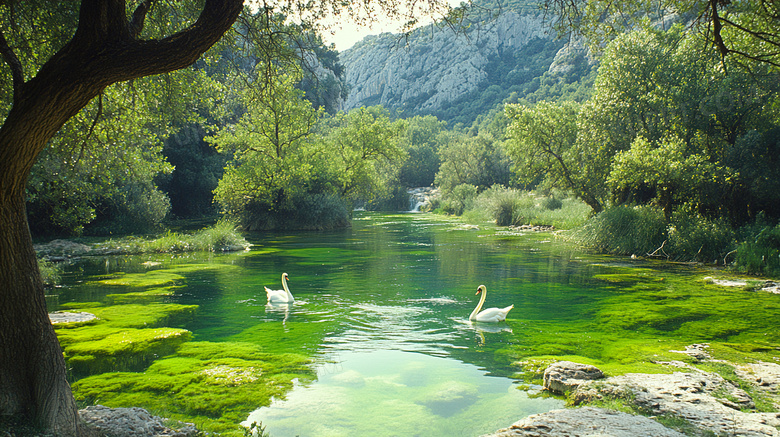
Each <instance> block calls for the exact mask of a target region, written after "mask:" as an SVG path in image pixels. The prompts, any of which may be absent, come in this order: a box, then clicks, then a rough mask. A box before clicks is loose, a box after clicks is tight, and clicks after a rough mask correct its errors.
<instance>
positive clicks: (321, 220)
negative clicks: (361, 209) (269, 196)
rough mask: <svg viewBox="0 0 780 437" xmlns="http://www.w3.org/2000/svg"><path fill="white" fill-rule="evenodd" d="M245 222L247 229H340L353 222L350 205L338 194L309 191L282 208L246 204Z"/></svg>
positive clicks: (242, 221) (242, 223)
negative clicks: (310, 192)
mask: <svg viewBox="0 0 780 437" xmlns="http://www.w3.org/2000/svg"><path fill="white" fill-rule="evenodd" d="M241 225H242V227H243V228H244V229H245V230H247V231H261V230H283V229H288V230H290V229H295V230H326V229H339V228H347V227H349V226H350V225H351V216H350V212H349V209H348V208H347V205H346V204H345V203H344V201H343V200H342V199H341V198H340V197H339V196H337V195H335V194H305V195H303V196H301V197H297V198H295V199H292V200H290V202H289V205H286V206H284V207H282V208H278V209H272V208H271V206H270V205H266V204H262V203H258V202H255V203H250V204H248V205H247V206H246V208H244V212H243V214H242V217H241Z"/></svg>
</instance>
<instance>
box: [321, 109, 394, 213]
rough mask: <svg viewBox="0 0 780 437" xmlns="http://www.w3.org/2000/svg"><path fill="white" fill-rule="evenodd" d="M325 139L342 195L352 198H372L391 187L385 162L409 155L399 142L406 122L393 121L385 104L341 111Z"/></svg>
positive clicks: (333, 120)
mask: <svg viewBox="0 0 780 437" xmlns="http://www.w3.org/2000/svg"><path fill="white" fill-rule="evenodd" d="M328 124H329V126H326V129H329V131H328V133H327V136H326V138H325V142H326V144H327V147H328V148H329V150H331V151H332V152H331V154H330V156H329V159H328V161H329V165H330V166H331V169H332V170H331V171H332V173H333V174H336V175H338V176H337V179H338V180H337V182H336V185H337V186H338V191H339V196H341V197H342V198H343V199H350V200H352V201H358V200H362V201H371V200H373V199H374V198H375V197H376V196H377V193H379V192H383V191H386V190H388V189H389V187H388V186H387V179H388V178H387V177H382V176H386V175H385V174H384V173H386V172H383V171H382V170H383V167H384V166H383V164H386V163H391V164H393V165H392V166H393V168H395V164H396V163H398V162H400V161H401V160H402V159H403V158H404V157H405V151H404V150H403V149H402V148H401V146H400V145H399V140H398V137H399V134H400V133H401V130H402V128H403V125H402V124H400V123H399V122H392V121H391V120H390V117H389V115H388V111H387V110H386V109H384V108H382V107H381V106H371V107H368V108H357V109H353V110H352V111H350V112H348V113H343V112H340V113H338V114H337V115H336V116H335V117H334V118H333V119H332V120H329V121H328Z"/></svg>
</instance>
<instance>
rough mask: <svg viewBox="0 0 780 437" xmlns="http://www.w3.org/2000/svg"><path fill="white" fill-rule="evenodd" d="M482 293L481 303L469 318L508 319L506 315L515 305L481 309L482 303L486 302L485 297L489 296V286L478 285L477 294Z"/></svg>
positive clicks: (474, 320)
mask: <svg viewBox="0 0 780 437" xmlns="http://www.w3.org/2000/svg"><path fill="white" fill-rule="evenodd" d="M480 293H482V296H480V298H479V303H478V304H477V307H476V308H474V311H472V312H471V315H469V320H471V321H473V322H485V323H498V322H503V321H504V320H506V315H507V314H508V313H509V311H510V310H511V309H512V308H514V307H515V306H514V305H509V306H508V307H506V308H487V309H485V310H484V311H480V310H482V305H484V304H485V298H486V297H487V287H485V286H484V285H480V286H479V287H477V294H480Z"/></svg>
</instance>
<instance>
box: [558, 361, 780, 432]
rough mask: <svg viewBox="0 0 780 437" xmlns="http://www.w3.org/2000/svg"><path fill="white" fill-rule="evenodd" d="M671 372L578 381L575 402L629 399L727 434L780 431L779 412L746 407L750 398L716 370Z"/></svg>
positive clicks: (657, 412) (654, 411)
mask: <svg viewBox="0 0 780 437" xmlns="http://www.w3.org/2000/svg"><path fill="white" fill-rule="evenodd" d="M689 370H690V371H689V372H675V373H673V374H638V373H635V374H626V375H621V376H615V377H611V378H608V379H606V380H604V381H599V382H591V383H587V384H582V385H580V386H579V387H578V388H577V389H576V391H574V393H573V395H572V396H573V398H574V399H575V402H584V401H589V400H593V399H598V398H602V397H605V398H621V399H624V400H630V401H631V402H632V403H633V404H634V405H635V406H636V407H637V408H639V409H641V410H643V411H648V412H650V413H651V414H654V415H658V416H663V415H668V416H674V417H678V418H682V419H685V420H686V421H687V422H689V423H690V424H691V425H693V426H694V427H696V428H698V429H700V430H704V431H709V432H712V433H715V434H716V435H729V436H756V437H757V436H780V431H778V427H780V413H746V412H744V411H742V410H749V409H751V408H754V407H755V405H754V404H753V400H752V399H751V398H750V396H749V395H748V394H747V393H746V392H745V391H744V390H742V389H740V388H738V387H735V386H734V385H732V384H731V383H730V382H729V381H726V380H724V379H723V378H722V377H720V375H717V374H713V373H705V372H701V371H698V370H695V369H692V368H691V369H689Z"/></svg>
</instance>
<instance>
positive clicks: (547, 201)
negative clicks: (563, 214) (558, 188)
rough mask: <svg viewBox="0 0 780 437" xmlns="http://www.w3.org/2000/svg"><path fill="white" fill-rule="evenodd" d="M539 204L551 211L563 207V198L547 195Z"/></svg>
mask: <svg viewBox="0 0 780 437" xmlns="http://www.w3.org/2000/svg"><path fill="white" fill-rule="evenodd" d="M539 204H540V206H541V207H542V208H544V209H548V210H550V211H555V210H556V209H561V208H563V200H561V199H558V198H556V197H545V198H543V199H542V201H541V202H540V203H539Z"/></svg>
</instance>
